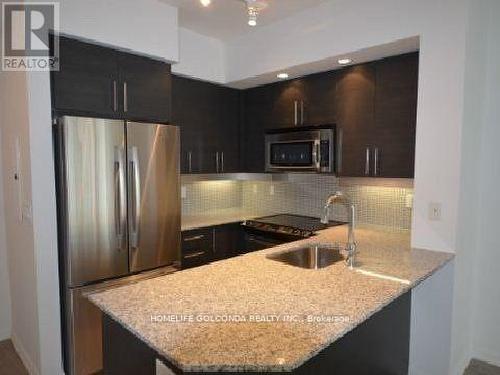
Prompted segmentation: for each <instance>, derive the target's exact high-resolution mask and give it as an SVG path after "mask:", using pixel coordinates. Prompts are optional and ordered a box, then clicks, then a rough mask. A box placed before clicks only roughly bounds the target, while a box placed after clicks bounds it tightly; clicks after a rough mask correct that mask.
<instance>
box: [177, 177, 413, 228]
mask: <svg viewBox="0 0 500 375" xmlns="http://www.w3.org/2000/svg"><path fill="white" fill-rule="evenodd" d="M183 186H184V188H185V193H186V197H185V198H184V199H183V200H182V212H183V214H184V215H197V214H200V215H202V214H203V213H207V212H208V211H213V210H217V209H228V208H238V207H239V208H242V209H244V211H245V212H248V213H250V214H251V213H256V214H257V213H258V214H262V213H266V212H267V213H269V214H274V213H295V214H302V215H308V216H316V217H320V216H321V215H322V213H323V206H324V204H325V200H326V198H327V197H328V195H329V194H331V193H334V192H335V191H337V190H341V191H343V192H344V193H345V194H347V195H348V196H349V197H350V198H351V199H352V200H353V202H354V204H355V205H356V211H357V215H356V216H357V220H358V222H360V223H365V224H375V225H384V226H389V227H393V228H399V229H410V228H411V214H412V210H411V200H412V197H413V189H411V188H406V187H405V188H403V187H385V186H364V185H360V184H352V185H345V184H343V185H342V186H339V180H338V179H337V178H336V177H332V176H322V175H308V176H307V178H302V179H298V180H297V181H206V182H195V183H189V184H184V185H183ZM331 218H332V219H336V220H346V219H347V209H346V208H345V207H343V206H340V205H336V206H335V207H334V208H333V209H332V217H331Z"/></svg>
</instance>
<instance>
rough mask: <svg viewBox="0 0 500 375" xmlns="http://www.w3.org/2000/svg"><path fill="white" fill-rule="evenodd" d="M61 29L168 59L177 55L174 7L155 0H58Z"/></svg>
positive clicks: (74, 34) (75, 34) (68, 32)
mask: <svg viewBox="0 0 500 375" xmlns="http://www.w3.org/2000/svg"><path fill="white" fill-rule="evenodd" d="M60 4H61V32H63V33H67V34H70V35H73V36H78V37H82V38H85V39H89V40H93V41H97V42H99V43H101V44H105V45H110V46H115V47H120V48H123V49H128V50H132V51H135V52H137V53H141V54H145V55H149V56H154V57H159V58H162V59H165V60H168V61H177V60H178V58H179V47H178V28H177V8H174V7H172V6H170V5H168V4H166V3H163V2H160V1H158V0H140V1H137V0H105V1H103V0H83V1H82V0H61V1H60Z"/></svg>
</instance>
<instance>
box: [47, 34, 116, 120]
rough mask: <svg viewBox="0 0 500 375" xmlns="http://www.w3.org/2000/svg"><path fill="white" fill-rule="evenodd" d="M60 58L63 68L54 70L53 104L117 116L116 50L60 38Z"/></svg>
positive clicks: (84, 111)
mask: <svg viewBox="0 0 500 375" xmlns="http://www.w3.org/2000/svg"><path fill="white" fill-rule="evenodd" d="M60 58H61V61H60V70H59V71H54V72H52V106H53V107H54V108H56V109H58V110H61V111H68V112H77V113H89V114H102V115H105V116H108V117H116V116H118V108H117V107H115V88H116V89H117V88H118V87H117V84H118V64H117V59H116V52H115V51H114V50H111V49H109V48H104V47H99V46H95V45H92V44H88V43H82V42H79V41H76V40H73V39H68V38H65V37H61V38H60ZM117 105H118V103H116V106H117Z"/></svg>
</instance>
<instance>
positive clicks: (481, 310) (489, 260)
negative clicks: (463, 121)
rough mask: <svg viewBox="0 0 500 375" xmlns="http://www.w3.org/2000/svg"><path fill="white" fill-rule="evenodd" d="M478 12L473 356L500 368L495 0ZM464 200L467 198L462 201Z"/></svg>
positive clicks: (499, 30) (499, 47) (498, 29)
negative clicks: (479, 67) (479, 115)
mask: <svg viewBox="0 0 500 375" xmlns="http://www.w3.org/2000/svg"><path fill="white" fill-rule="evenodd" d="M482 4H483V6H484V7H483V8H481V14H482V16H483V17H482V18H481V19H480V22H481V23H480V25H481V27H480V28H478V29H477V34H476V38H482V41H483V43H484V44H485V45H486V49H487V50H486V53H484V54H482V55H474V56H471V59H473V58H475V59H478V58H479V59H484V60H485V64H484V65H485V66H484V70H483V71H482V72H481V71H478V72H476V75H484V78H483V79H482V82H483V83H484V84H483V85H482V89H483V92H482V93H481V92H478V91H479V90H477V91H475V92H473V93H471V95H474V94H476V95H479V96H480V97H481V98H482V99H483V100H482V102H481V103H478V104H482V105H481V107H480V108H481V110H482V114H483V115H482V118H481V119H478V120H482V121H477V122H475V123H471V124H469V125H470V126H474V128H476V129H477V128H480V127H482V137H481V140H480V156H479V157H478V154H468V155H466V157H468V158H474V159H479V162H478V165H477V167H478V170H479V173H480V176H479V179H478V180H477V181H476V183H477V185H478V191H477V193H478V198H479V199H478V200H479V206H478V208H479V209H478V210H477V212H476V216H475V219H476V221H477V223H478V226H477V248H476V257H475V260H476V264H475V266H476V267H475V273H474V276H475V282H474V285H473V288H474V289H473V299H472V320H471V322H472V345H471V350H472V355H473V356H474V357H476V358H480V359H483V360H486V361H491V362H493V363H495V364H497V365H499V366H500V322H499V316H500V272H499V270H498V265H499V264H500V238H499V236H498V223H499V217H498V213H499V212H500V195H499V187H500V166H499V165H498V161H499V154H498V150H499V147H498V140H499V139H500V106H499V103H500V69H499V66H500V43H499V41H500V23H499V22H498V16H499V15H500V3H499V2H498V1H496V0H483V3H482ZM465 199H467V198H465Z"/></svg>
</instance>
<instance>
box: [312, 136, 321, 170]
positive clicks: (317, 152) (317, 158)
mask: <svg viewBox="0 0 500 375" xmlns="http://www.w3.org/2000/svg"><path fill="white" fill-rule="evenodd" d="M313 156H314V161H315V165H316V170H317V171H318V172H320V171H321V141H319V140H315V141H314V155H313Z"/></svg>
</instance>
